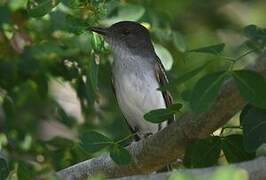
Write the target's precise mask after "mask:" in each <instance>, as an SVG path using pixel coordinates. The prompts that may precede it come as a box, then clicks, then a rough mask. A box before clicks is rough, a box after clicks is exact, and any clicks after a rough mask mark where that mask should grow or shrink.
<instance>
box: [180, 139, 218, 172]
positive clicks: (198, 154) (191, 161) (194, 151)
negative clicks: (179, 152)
mask: <svg viewBox="0 0 266 180" xmlns="http://www.w3.org/2000/svg"><path fill="white" fill-rule="evenodd" d="M220 151H221V141H220V138H219V137H218V136H211V137H208V138H207V139H203V140H198V141H197V142H195V143H193V144H191V145H189V146H188V147H187V149H186V153H185V157H184V165H185V166H186V167H189V168H200V167H207V166H213V165H216V164H217V161H218V159H219V156H220Z"/></svg>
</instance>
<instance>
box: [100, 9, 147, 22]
mask: <svg viewBox="0 0 266 180" xmlns="http://www.w3.org/2000/svg"><path fill="white" fill-rule="evenodd" d="M144 13H145V9H144V7H142V6H140V5H135V4H125V5H122V6H120V7H119V9H118V12H117V14H116V15H114V16H112V17H111V18H108V19H105V20H103V21H102V24H105V25H106V26H110V25H112V24H114V23H117V22H119V21H137V20H139V19H140V18H141V17H142V16H143V14H144Z"/></svg>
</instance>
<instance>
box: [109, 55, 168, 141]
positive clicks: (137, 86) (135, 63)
mask: <svg viewBox="0 0 266 180" xmlns="http://www.w3.org/2000/svg"><path fill="white" fill-rule="evenodd" d="M130 58H131V59H130ZM138 58H140V57H128V58H127V59H126V60H125V59H124V61H120V60H122V59H120V60H119V62H117V61H116V62H115V63H119V64H114V65H113V76H114V86H115V91H116V97H117V100H118V104H119V106H120V109H121V110H122V113H123V114H124V116H125V118H126V119H127V121H128V123H129V125H130V126H131V127H132V129H135V130H138V131H139V135H141V136H143V135H145V134H150V133H152V134H154V133H155V132H157V131H158V124H154V123H150V122H148V121H146V120H145V119H144V117H143V116H144V114H145V113H147V112H149V111H151V110H153V109H158V108H165V101H164V98H163V96H162V93H161V92H160V91H158V90H157V88H158V87H159V83H158V81H157V79H156V76H155V72H154V66H153V65H152V64H151V63H147V62H145V61H143V59H138ZM143 62H144V64H143Z"/></svg>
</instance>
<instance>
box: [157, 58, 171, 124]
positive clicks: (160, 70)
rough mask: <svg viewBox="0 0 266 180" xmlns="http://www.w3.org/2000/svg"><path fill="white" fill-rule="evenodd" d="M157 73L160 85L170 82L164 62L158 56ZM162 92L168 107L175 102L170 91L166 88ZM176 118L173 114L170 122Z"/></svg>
mask: <svg viewBox="0 0 266 180" xmlns="http://www.w3.org/2000/svg"><path fill="white" fill-rule="evenodd" d="M155 75H156V78H157V80H158V82H159V85H160V86H164V85H166V84H168V79H167V76H166V73H165V69H164V67H163V64H162V62H161V60H160V59H159V57H156V63H155ZM162 94H163V98H164V101H165V105H166V107H169V106H170V105H172V104H173V98H172V96H171V94H170V92H169V91H167V90H164V91H162ZM174 120H175V116H174V115H173V118H172V119H169V120H168V124H169V123H170V122H172V121H174Z"/></svg>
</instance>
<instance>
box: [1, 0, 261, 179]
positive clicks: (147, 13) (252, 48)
mask: <svg viewBox="0 0 266 180" xmlns="http://www.w3.org/2000/svg"><path fill="white" fill-rule="evenodd" d="M238 3H243V5H244V6H245V7H246V6H247V7H249V5H248V4H247V2H242V1H241V2H238ZM252 3H253V4H254V8H255V10H256V11H258V13H256V14H259V12H260V11H261V12H262V14H261V15H260V16H259V17H258V18H262V19H263V22H264V9H263V8H262V10H261V7H265V6H263V5H260V3H262V4H264V5H265V2H260V1H259V0H256V1H254V2H252ZM226 5H230V6H233V5H232V4H231V3H230V2H220V1H219V2H217V1H216V2H214V1H210V0H209V1H208V3H206V5H204V6H203V5H202V3H201V2H200V1H197V0H184V1H175V0H169V1H167V2H162V1H149V0H145V1H138V0H130V1H116V0H90V1H89V0H21V1H15V0H11V1H6V0H4V1H1V2H0V47H1V48H0V179H3V178H6V177H7V176H8V178H9V179H11V177H19V179H29V177H30V178H35V177H36V176H42V177H50V178H54V176H53V175H52V173H53V172H54V171H57V170H59V169H62V168H65V167H67V166H69V165H71V164H74V163H77V162H80V161H82V160H85V159H89V158H92V157H94V156H97V155H98V154H99V153H102V152H108V153H109V154H110V156H111V158H112V159H113V160H114V161H115V162H116V163H117V164H119V165H125V164H128V163H130V162H132V158H131V154H130V152H128V151H127V149H126V148H124V147H125V145H127V144H128V143H130V141H131V139H132V137H133V136H134V135H135V134H131V133H130V131H129V129H128V128H127V124H126V122H125V121H124V119H123V116H122V115H121V112H120V111H119V109H118V107H117V104H116V101H115V99H114V96H113V92H112V90H111V88H110V87H111V80H110V74H111V73H110V64H111V62H112V58H111V53H110V49H109V48H108V46H107V45H106V43H105V42H104V40H103V39H102V38H101V37H99V36H97V35H96V34H93V33H91V32H89V31H88V28H89V27H91V26H94V25H99V24H100V25H105V26H108V25H111V24H113V23H114V22H117V21H120V20H132V21H138V22H140V23H142V24H143V25H144V26H146V27H147V28H148V29H149V30H150V32H151V37H152V39H153V40H154V44H155V47H156V52H157V53H158V56H159V57H160V58H161V60H162V63H163V65H164V66H165V68H166V69H167V70H168V72H167V74H168V76H169V80H170V84H168V85H166V86H163V87H160V88H159V90H161V91H165V90H170V91H171V93H172V95H173V96H174V99H175V101H176V102H177V103H176V104H174V105H173V106H171V107H169V108H167V109H159V110H153V111H151V112H147V114H146V115H145V118H146V119H147V120H148V121H151V122H154V123H160V122H162V121H164V120H167V118H169V117H170V116H172V115H173V114H177V112H178V114H182V113H184V112H189V111H192V112H195V115H200V113H204V112H207V111H208V110H209V109H210V107H211V106H212V105H213V104H214V103H215V102H216V98H217V96H218V95H219V91H220V88H221V86H222V85H223V84H224V83H225V81H227V80H228V79H233V80H234V82H235V84H236V85H237V88H238V90H239V93H240V95H241V96H242V97H243V99H245V101H246V102H247V103H249V104H250V105H249V106H247V107H246V108H245V109H244V110H243V111H242V113H241V116H240V122H239V119H237V120H236V123H235V122H234V123H235V124H236V126H237V128H236V129H238V130H240V132H238V133H236V132H233V133H231V134H230V133H229V134H228V133H226V130H225V129H227V130H228V129H231V130H232V129H235V128H231V127H230V126H227V127H223V128H222V129H221V133H220V134H219V135H215V136H210V137H208V138H207V139H203V140H200V141H197V142H195V143H193V144H191V146H189V147H188V148H187V150H186V151H187V153H186V155H185V159H184V165H185V166H186V167H206V166H212V165H214V164H217V163H219V162H220V161H227V162H229V163H234V162H240V161H244V160H248V159H252V158H254V156H255V153H254V152H255V151H256V149H257V148H258V147H259V146H260V145H261V144H262V143H265V133H264V132H265V128H266V127H265V124H264V120H265V108H266V104H265V102H266V96H265V92H266V81H265V78H264V77H262V76H261V75H259V74H258V73H256V72H254V71H252V70H247V69H246V68H245V66H246V65H248V64H247V60H249V61H250V60H251V59H255V58H256V57H257V56H258V55H260V54H262V53H263V52H265V46H266V38H265V37H266V30H265V29H264V28H263V26H265V25H266V24H263V23H257V24H258V26H256V25H250V24H251V22H245V23H243V24H239V22H238V21H236V20H235V19H234V18H232V17H230V16H229V14H230V13H227V12H224V14H223V15H219V13H218V12H221V11H224V9H226V7H227V6H226ZM206 8H207V9H206ZM238 8H239V7H238ZM238 8H237V9H238ZM198 9H201V10H200V11H198ZM188 12H189V13H188ZM206 12H207V13H206ZM244 15H245V14H242V16H244ZM245 19H247V18H245ZM191 22H193V23H191ZM218 30H221V31H219V32H220V33H216V31H218ZM222 30H223V31H222ZM225 30H227V31H230V32H231V31H233V32H234V33H232V32H231V34H230V33H227V34H226V33H225ZM227 31H226V32H227ZM221 32H223V33H224V34H225V37H226V38H222V37H221V36H220V35H221V34H222V33H221ZM219 34H220V35H219ZM232 34H234V35H235V34H237V35H239V36H241V38H240V39H238V40H235V39H234V40H233V41H232V40H231V38H230V37H232ZM193 47H197V48H193ZM251 54H252V55H253V56H249V55H251ZM234 57H236V58H234ZM52 82H56V84H57V86H56V87H57V89H56V88H55V86H54V85H53V83H52ZM61 84H63V85H64V86H63V85H62V87H61V86H60V85H61ZM66 84H67V85H69V86H70V87H71V88H72V89H73V90H74V94H75V95H74V96H71V98H69V97H68V96H63V95H64V93H62V91H60V90H58V86H59V87H60V88H61V89H63V90H65V91H67V86H66ZM54 88H55V89H54ZM72 98H76V99H78V103H72V101H71V100H72ZM71 103H72V104H71ZM67 105H68V106H70V108H69V107H68V108H66V106H67ZM181 107H182V112H181V111H180V109H181ZM76 108H77V109H79V110H80V111H81V113H80V114H81V115H77V113H74V109H76ZM69 109H71V110H73V111H71V110H69ZM206 152H208V154H206ZM223 155H224V157H223ZM207 156H208V158H203V157H207ZM229 174H230V173H229Z"/></svg>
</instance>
